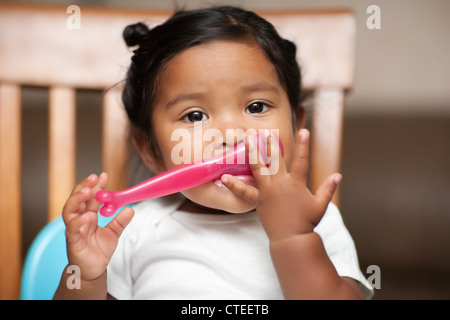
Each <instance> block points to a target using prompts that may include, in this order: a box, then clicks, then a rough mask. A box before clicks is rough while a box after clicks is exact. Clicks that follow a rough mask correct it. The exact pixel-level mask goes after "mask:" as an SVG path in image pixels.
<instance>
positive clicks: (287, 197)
mask: <svg viewBox="0 0 450 320" xmlns="http://www.w3.org/2000/svg"><path fill="white" fill-rule="evenodd" d="M249 138H250V139H248V140H247V150H248V153H249V157H250V155H252V153H253V155H254V153H255V152H257V155H258V162H257V163H256V164H251V165H250V166H251V168H252V172H253V176H254V177H255V181H256V185H257V188H254V187H252V186H249V185H246V184H244V183H243V182H241V181H239V180H238V179H236V178H234V177H233V176H231V175H223V176H222V178H221V180H222V182H223V183H224V184H225V185H226V186H227V187H228V188H230V189H231V190H232V191H233V192H235V193H236V194H238V195H240V196H241V197H243V198H244V199H246V200H247V201H249V202H251V203H253V204H254V205H255V207H256V211H257V212H258V215H259V217H260V219H261V222H262V224H263V227H264V229H265V230H266V232H267V235H268V236H269V239H270V240H271V241H276V240H283V239H287V238H289V237H292V236H296V235H300V234H304V233H310V232H313V229H314V227H315V226H316V225H317V224H318V223H319V221H320V220H321V218H322V217H323V215H324V213H325V211H326V209H327V206H328V204H329V202H330V201H331V198H332V196H333V194H334V192H335V190H336V188H337V186H338V184H339V183H340V181H341V179H342V176H341V175H340V174H333V175H331V176H329V177H328V178H327V179H326V180H325V181H324V182H323V183H322V185H321V186H320V187H319V189H318V190H317V192H316V194H315V195H314V194H312V193H311V191H310V190H309V189H308V187H307V185H306V182H307V175H308V154H309V132H308V130H306V129H301V130H300V131H299V133H298V137H297V139H296V146H295V151H294V157H293V160H292V165H291V170H290V172H288V171H287V168H286V165H285V163H284V161H283V159H282V158H281V157H280V153H279V148H278V146H277V147H276V148H270V145H269V144H270V143H277V142H276V141H277V140H276V138H269V143H268V146H267V149H268V150H273V149H275V150H276V152H275V153H274V154H271V161H278V164H279V165H278V171H277V172H276V173H271V172H270V168H267V167H266V166H265V164H264V163H263V162H262V159H261V156H260V155H259V152H258V151H257V147H256V143H255V141H254V140H253V141H252V139H251V137H249ZM271 141H272V142H271Z"/></svg>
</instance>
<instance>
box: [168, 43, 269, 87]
mask: <svg viewBox="0 0 450 320" xmlns="http://www.w3.org/2000/svg"><path fill="white" fill-rule="evenodd" d="M164 73H165V76H166V77H172V78H178V77H180V76H193V77H195V76H196V75H198V74H200V73H205V75H209V76H210V77H213V76H223V77H226V76H235V77H243V76H247V77H252V76H254V77H255V78H256V79H258V78H259V77H261V76H264V77H268V76H276V69H275V66H274V65H273V64H272V63H271V62H270V60H269V59H268V58H267V57H266V55H265V53H264V52H263V50H262V49H261V48H260V47H259V46H257V45H256V44H255V43H249V42H238V41H225V40H220V41H219V40H216V41H211V42H207V43H204V44H199V45H195V46H192V47H190V48H188V49H185V50H183V51H182V52H180V53H178V54H177V55H176V56H174V57H173V58H172V59H171V60H170V61H169V62H168V64H167V66H166V68H165V71H164ZM174 80H176V79H174Z"/></svg>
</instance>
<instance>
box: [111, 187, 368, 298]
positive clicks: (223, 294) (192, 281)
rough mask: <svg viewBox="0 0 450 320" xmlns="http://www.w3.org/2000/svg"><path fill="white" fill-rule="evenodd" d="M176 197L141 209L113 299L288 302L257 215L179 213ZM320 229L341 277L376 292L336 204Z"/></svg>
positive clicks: (117, 270) (115, 260) (123, 243)
mask: <svg viewBox="0 0 450 320" xmlns="http://www.w3.org/2000/svg"><path fill="white" fill-rule="evenodd" d="M182 201H183V198H182V197H180V196H178V195H177V196H171V197H166V198H160V199H151V200H146V201H143V202H141V203H139V204H137V205H135V206H134V210H135V217H134V218H133V220H132V222H131V223H130V225H129V226H128V227H127V228H126V229H125V231H124V232H123V234H122V236H121V238H120V240H119V244H118V247H117V249H116V251H115V253H114V255H113V257H112V259H111V261H110V264H109V266H108V293H109V294H111V295H112V296H114V297H115V298H117V299H224V300H231V299H266V300H270V299H283V294H282V292H281V288H280V285H279V283H278V279H277V276H276V272H275V269H274V267H273V264H272V260H271V257H270V252H269V240H268V237H267V235H266V233H265V231H264V229H263V227H262V225H261V222H260V220H259V218H258V215H257V213H256V212H255V211H253V212H249V213H244V214H200V213H198V214H197V213H188V212H183V211H179V210H178V207H179V205H180V204H181V203H182ZM315 231H316V232H317V233H318V234H319V235H320V236H321V237H322V240H323V242H324V246H325V249H326V251H327V254H328V256H329V257H330V259H331V261H332V262H333V264H334V266H335V268H336V270H337V272H338V274H339V275H340V276H347V277H351V278H353V279H355V280H357V281H358V282H359V283H360V286H361V288H362V289H363V292H364V293H365V294H366V296H367V297H368V298H370V297H371V295H372V289H371V286H370V285H369V284H368V282H367V281H366V279H365V277H364V276H363V275H362V273H361V271H360V269H359V264H358V258H357V254H356V249H355V246H354V243H353V240H352V238H351V236H350V234H349V233H348V231H347V229H346V228H345V226H344V224H343V221H342V218H341V215H340V213H339V211H338V209H337V208H336V206H334V205H333V204H330V205H329V207H328V209H327V211H326V213H325V215H324V217H323V218H322V220H321V222H320V223H319V225H318V226H317V227H316V229H315Z"/></svg>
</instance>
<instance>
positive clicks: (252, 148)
mask: <svg viewBox="0 0 450 320" xmlns="http://www.w3.org/2000/svg"><path fill="white" fill-rule="evenodd" d="M245 148H246V151H247V156H248V159H249V165H250V169H251V170H252V174H253V177H254V178H255V181H256V184H257V185H261V184H266V183H268V182H269V181H270V172H269V169H268V168H267V167H266V165H265V164H264V160H263V158H262V156H261V154H260V153H259V150H258V146H257V143H256V138H255V137H254V136H248V137H246V139H245Z"/></svg>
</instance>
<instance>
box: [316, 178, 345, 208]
mask: <svg viewBox="0 0 450 320" xmlns="http://www.w3.org/2000/svg"><path fill="white" fill-rule="evenodd" d="M341 181H342V175H340V174H339V173H335V174H332V175H331V176H329V177H328V178H327V179H326V180H325V181H324V182H323V183H322V184H321V185H320V187H319V188H318V189H317V191H316V195H315V197H316V199H317V201H318V202H319V204H320V205H321V206H322V208H323V209H324V210H325V209H326V207H327V206H328V204H329V203H330V201H331V198H333V195H334V193H335V192H336V189H337V187H338V186H339V183H340V182H341Z"/></svg>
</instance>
